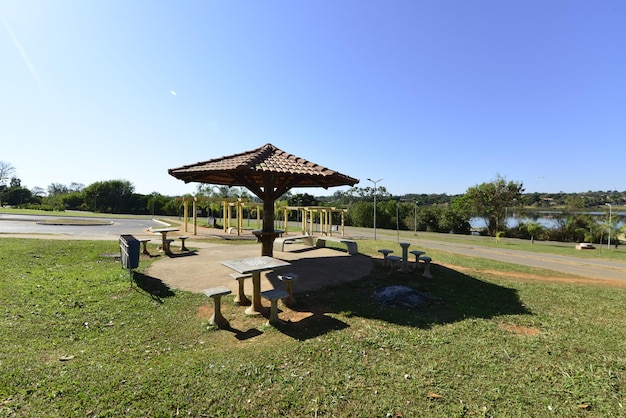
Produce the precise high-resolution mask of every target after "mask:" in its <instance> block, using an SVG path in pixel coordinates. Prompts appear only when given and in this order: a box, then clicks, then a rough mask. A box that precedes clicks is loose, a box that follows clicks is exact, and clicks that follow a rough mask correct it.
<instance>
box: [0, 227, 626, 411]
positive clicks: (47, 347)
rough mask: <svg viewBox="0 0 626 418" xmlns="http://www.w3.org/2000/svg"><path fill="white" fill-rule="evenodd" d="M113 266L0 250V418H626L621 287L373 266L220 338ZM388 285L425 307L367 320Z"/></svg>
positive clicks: (148, 283)
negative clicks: (416, 295) (277, 319)
mask: <svg viewBox="0 0 626 418" xmlns="http://www.w3.org/2000/svg"><path fill="white" fill-rule="evenodd" d="M359 248H360V249H361V251H364V250H363V249H366V250H365V251H367V252H369V251H374V250H373V249H369V250H368V249H367V245H365V244H363V245H362V244H361V242H359ZM379 248H380V247H379ZM118 252H119V250H118V246H117V243H116V242H110V241H60V240H59V241H56V240H36V239H32V240H29V239H12V238H2V239H0V271H2V275H1V276H0V286H1V289H2V291H1V292H0V312H2V327H0V370H1V371H2V372H1V373H0V417H13V416H19V417H26V416H29V417H30V416H47V417H55V416H63V417H67V416H82V417H85V416H87V417H96V416H98V417H101V416H117V415H125V416H138V417H145V416H179V415H180V416H183V415H184V416H193V417H202V416H210V417H213V416H241V417H245V416H249V417H259V416H289V417H303V416H310V417H322V416H333V417H337V416H339V417H343V416H350V417H355V416H357V417H358V416H363V417H372V416H380V417H385V416H390V417H398V416H404V417H413V416H441V417H450V416H458V417H460V416H520V417H521V416H524V417H528V416H539V417H544V416H552V415H557V416H568V417H569V416H598V417H604V416H619V415H622V416H624V415H626V408H625V406H626V315H625V313H626V312H625V311H626V309H625V306H626V288H623V287H608V286H598V285H592V284H575V283H564V282H558V283H557V282H552V281H549V280H537V279H536V278H541V277H545V278H546V279H549V278H550V276H551V273H550V272H547V271H542V270H537V269H527V268H522V267H519V266H513V265H509V264H506V263H499V262H492V261H486V260H478V259H471V258H467V257H461V256H457V255H452V254H448V253H443V252H435V251H433V252H431V251H429V255H432V256H433V259H434V261H438V262H441V263H443V264H446V265H447V264H454V265H463V266H464V267H465V268H464V270H463V271H458V270H455V269H451V268H446V267H444V266H442V265H438V264H437V265H433V266H432V269H431V271H432V273H433V275H434V276H435V278H434V279H432V280H425V279H422V278H418V276H417V275H416V274H405V275H402V274H393V275H389V274H388V272H387V271H386V270H384V269H383V268H382V267H381V266H380V264H379V263H376V267H375V269H374V271H373V272H372V274H371V275H370V276H368V277H365V278H363V279H362V280H360V281H357V282H355V283H351V284H348V285H341V286H338V287H334V288H329V289H325V290H321V291H318V292H311V293H309V294H307V295H300V297H299V305H298V307H297V309H296V310H290V309H284V311H283V313H282V314H281V316H283V317H284V318H287V317H288V318H291V321H289V322H286V323H285V324H284V325H282V326H281V327H280V328H279V329H274V328H272V327H268V326H266V325H265V322H266V320H265V319H264V318H255V317H246V316H245V315H244V314H243V310H244V309H243V308H241V307H239V306H237V305H235V304H234V303H233V296H232V295H230V296H227V297H225V298H224V300H223V309H222V311H223V313H224V316H225V317H226V318H227V319H228V320H229V322H230V324H231V326H232V330H217V329H215V328H214V327H211V326H209V325H208V319H209V316H210V314H211V312H212V304H211V303H210V300H208V299H207V298H206V297H205V296H204V295H201V294H192V293H189V292H183V291H178V290H173V289H169V288H168V287H167V286H165V285H164V284H163V283H161V282H159V281H157V280H155V279H152V278H150V277H147V276H145V275H143V274H142V273H141V270H142V269H143V268H145V267H146V266H147V264H148V263H149V262H150V261H149V260H148V259H145V260H142V262H141V266H140V270H139V272H137V273H135V275H134V281H135V283H134V284H133V285H132V286H131V283H130V280H129V279H130V276H129V273H128V272H127V271H125V270H123V269H121V267H120V264H119V262H116V261H115V260H114V259H113V258H111V257H110V255H111V254H114V253H118ZM520 271H521V272H522V273H526V274H528V275H532V276H533V277H535V279H532V280H531V279H520V278H516V277H518V276H516V275H515V274H513V273H519V272H520ZM389 284H398V285H405V286H409V287H413V288H415V289H416V290H419V291H420V292H421V293H422V295H423V296H424V302H423V304H422V305H421V306H420V307H418V308H406V307H390V306H384V305H381V304H379V303H377V302H376V301H375V299H374V294H375V292H376V290H377V289H379V288H381V287H382V286H385V285H389Z"/></svg>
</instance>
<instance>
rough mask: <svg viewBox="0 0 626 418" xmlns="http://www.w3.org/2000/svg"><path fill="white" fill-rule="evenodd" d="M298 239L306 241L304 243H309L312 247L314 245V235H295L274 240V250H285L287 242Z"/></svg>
mask: <svg viewBox="0 0 626 418" xmlns="http://www.w3.org/2000/svg"><path fill="white" fill-rule="evenodd" d="M298 240H300V241H302V242H304V244H306V245H308V246H310V247H312V246H313V236H312V235H295V236H293V237H282V238H276V241H274V250H276V251H282V252H285V244H286V243H291V242H296V241H298Z"/></svg>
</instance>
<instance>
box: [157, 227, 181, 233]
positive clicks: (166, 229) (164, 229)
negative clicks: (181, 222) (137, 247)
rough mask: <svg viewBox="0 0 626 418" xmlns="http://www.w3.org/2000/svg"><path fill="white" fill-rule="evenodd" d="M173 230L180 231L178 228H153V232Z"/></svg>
mask: <svg viewBox="0 0 626 418" xmlns="http://www.w3.org/2000/svg"><path fill="white" fill-rule="evenodd" d="M173 231H179V229H178V228H174V227H172V228H155V229H152V232H173Z"/></svg>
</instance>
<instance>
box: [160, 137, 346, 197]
mask: <svg viewBox="0 0 626 418" xmlns="http://www.w3.org/2000/svg"><path fill="white" fill-rule="evenodd" d="M168 172H169V174H170V175H172V176H174V177H176V178H177V179H180V180H183V181H184V182H185V183H189V182H199V183H209V184H221V185H227V186H245V187H250V186H251V185H256V186H257V187H259V186H261V187H263V185H264V184H267V182H266V180H267V176H268V175H269V176H270V177H272V180H273V181H272V183H273V184H274V185H279V184H280V188H281V189H282V188H287V189H289V188H292V187H324V188H328V187H334V186H345V185H350V186H353V185H355V184H356V183H358V182H359V180H358V179H355V178H352V177H350V176H347V175H345V174H341V173H339V172H336V171H333V170H330V169H328V168H326V167H322V166H320V165H318V164H315V163H312V162H310V161H307V160H305V159H303V158H300V157H297V156H295V155H293V154H289V153H287V152H285V151H282V150H280V149H278V148H276V147H275V146H274V145H272V144H265V145H264V146H262V147H260V148H257V149H254V150H251V151H246V152H242V153H239V154H233V155H228V156H224V157H220V158H215V159H212V160H208V161H202V162H198V163H195V164H189V165H184V166H182V167H179V168H172V169H169V170H168Z"/></svg>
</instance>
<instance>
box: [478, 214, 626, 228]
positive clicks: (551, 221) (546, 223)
mask: <svg viewBox="0 0 626 418" xmlns="http://www.w3.org/2000/svg"><path fill="white" fill-rule="evenodd" d="M559 213H560V212H550V211H537V212H534V213H533V214H531V216H509V217H508V218H506V226H507V228H515V227H517V226H518V225H519V224H522V223H528V222H537V223H538V224H539V225H541V226H542V227H544V228H546V229H555V228H558V227H559V222H558V220H557V219H555V217H554V216H553V215H554V214H557V215H558V214H559ZM588 213H589V214H590V215H591V216H594V217H595V218H596V220H597V221H598V222H606V221H608V214H607V213H606V212H597V211H594V212H588ZM625 217H626V212H613V214H612V220H613V221H615V220H616V219H619V222H617V226H618V227H622V226H624V218H625ZM470 225H471V227H472V228H485V227H486V226H487V225H485V222H484V219H483V218H481V217H474V218H470Z"/></svg>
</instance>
